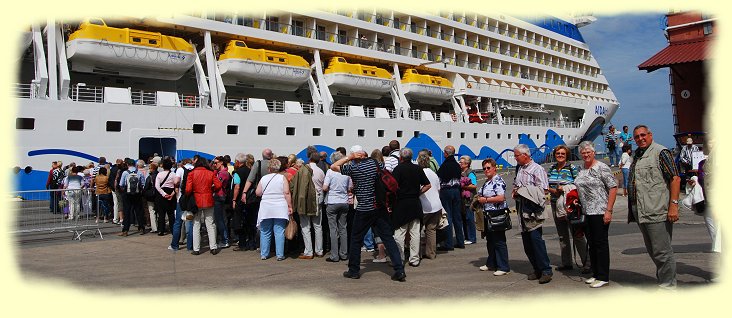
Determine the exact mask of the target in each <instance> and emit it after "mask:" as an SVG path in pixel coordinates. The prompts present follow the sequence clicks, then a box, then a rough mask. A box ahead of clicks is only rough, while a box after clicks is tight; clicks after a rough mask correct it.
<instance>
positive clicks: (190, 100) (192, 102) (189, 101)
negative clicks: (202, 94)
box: [183, 96, 196, 107]
mask: <svg viewBox="0 0 732 318" xmlns="http://www.w3.org/2000/svg"><path fill="white" fill-rule="evenodd" d="M183 104H184V105H185V106H187V107H191V106H194V107H195V106H196V98H195V97H193V96H188V97H186V99H185V100H183Z"/></svg>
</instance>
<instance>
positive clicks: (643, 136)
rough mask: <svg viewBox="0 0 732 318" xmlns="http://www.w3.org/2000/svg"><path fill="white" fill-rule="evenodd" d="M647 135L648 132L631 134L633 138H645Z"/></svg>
mask: <svg viewBox="0 0 732 318" xmlns="http://www.w3.org/2000/svg"><path fill="white" fill-rule="evenodd" d="M648 135H650V133H647V134H637V135H635V136H633V139H638V138H645V137H646V136H648Z"/></svg>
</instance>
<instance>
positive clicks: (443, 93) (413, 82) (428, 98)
mask: <svg viewBox="0 0 732 318" xmlns="http://www.w3.org/2000/svg"><path fill="white" fill-rule="evenodd" d="M402 90H403V92H404V95H405V96H407V98H409V99H414V100H418V101H419V102H422V103H426V104H437V105H439V104H442V103H443V102H445V101H446V100H448V99H450V97H452V96H453V94H454V93H455V89H453V88H452V83H451V82H450V81H449V80H448V79H446V78H444V77H441V76H432V75H424V74H419V73H418V72H417V70H415V69H413V68H410V69H407V70H406V71H405V72H404V75H403V76H402Z"/></svg>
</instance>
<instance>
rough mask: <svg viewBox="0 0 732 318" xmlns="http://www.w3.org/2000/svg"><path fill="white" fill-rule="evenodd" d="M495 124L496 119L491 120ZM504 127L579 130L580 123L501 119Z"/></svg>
mask: <svg viewBox="0 0 732 318" xmlns="http://www.w3.org/2000/svg"><path fill="white" fill-rule="evenodd" d="M491 121H492V122H493V121H495V123H497V122H498V121H497V119H493V120H491ZM503 124H504V125H512V126H539V127H552V128H579V127H580V122H578V121H561V120H557V119H540V118H515V117H503Z"/></svg>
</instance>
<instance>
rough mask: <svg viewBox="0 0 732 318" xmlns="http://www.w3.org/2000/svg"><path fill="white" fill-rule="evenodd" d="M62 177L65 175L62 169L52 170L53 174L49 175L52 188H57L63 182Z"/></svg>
mask: <svg viewBox="0 0 732 318" xmlns="http://www.w3.org/2000/svg"><path fill="white" fill-rule="evenodd" d="M64 177H66V175H65V174H64V171H63V170H61V169H57V170H54V172H53V176H51V187H52V188H53V189H58V187H59V186H60V185H61V184H63V183H64Z"/></svg>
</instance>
